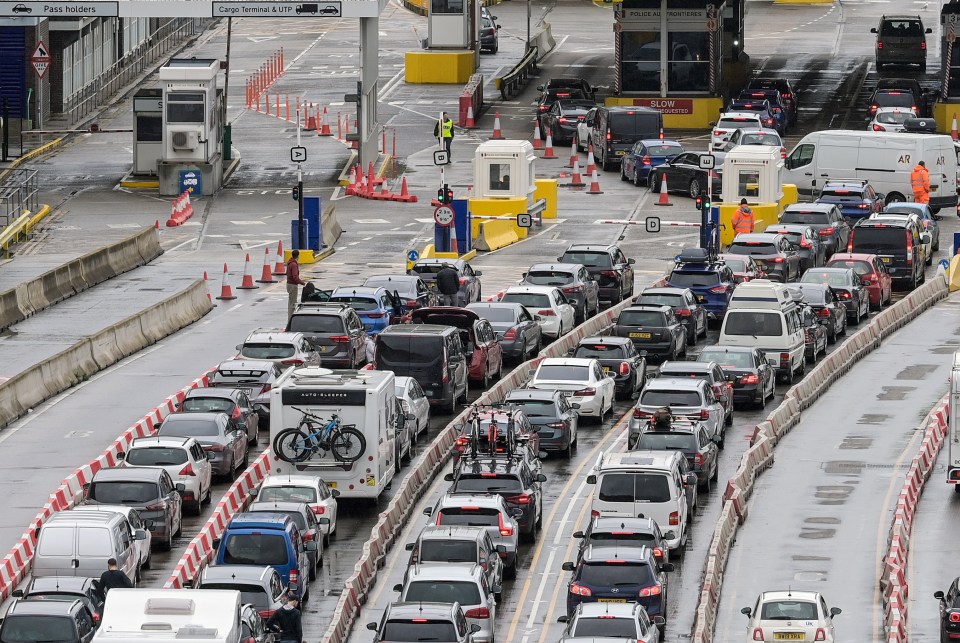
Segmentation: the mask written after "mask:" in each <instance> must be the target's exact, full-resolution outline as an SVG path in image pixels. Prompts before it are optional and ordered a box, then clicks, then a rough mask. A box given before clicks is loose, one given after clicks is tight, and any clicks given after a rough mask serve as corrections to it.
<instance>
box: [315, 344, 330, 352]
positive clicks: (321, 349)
mask: <svg viewBox="0 0 960 643" xmlns="http://www.w3.org/2000/svg"><path fill="white" fill-rule="evenodd" d="M317 348H318V349H319V351H320V352H321V353H326V352H329V351H331V350H333V346H318V347H317Z"/></svg>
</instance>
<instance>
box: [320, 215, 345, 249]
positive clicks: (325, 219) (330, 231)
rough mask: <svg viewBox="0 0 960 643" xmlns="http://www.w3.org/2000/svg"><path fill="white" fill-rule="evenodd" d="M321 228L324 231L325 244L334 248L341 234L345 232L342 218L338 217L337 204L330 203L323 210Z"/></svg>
mask: <svg viewBox="0 0 960 643" xmlns="http://www.w3.org/2000/svg"><path fill="white" fill-rule="evenodd" d="M320 230H321V231H322V233H323V239H322V241H323V245H325V246H327V247H330V248H332V247H333V246H334V245H335V244H336V243H337V240H338V239H339V238H340V235H341V234H343V228H342V227H341V226H340V220H339V219H338V218H337V206H335V205H333V204H330V205H328V206H327V209H326V210H324V211H323V216H322V217H321V220H320Z"/></svg>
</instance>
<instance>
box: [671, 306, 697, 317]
mask: <svg viewBox="0 0 960 643" xmlns="http://www.w3.org/2000/svg"><path fill="white" fill-rule="evenodd" d="M673 312H674V314H675V315H676V316H677V317H689V316H690V315H692V314H693V313H691V312H690V310H688V309H687V308H677V309H676V310H674V311H673Z"/></svg>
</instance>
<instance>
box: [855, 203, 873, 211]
mask: <svg viewBox="0 0 960 643" xmlns="http://www.w3.org/2000/svg"><path fill="white" fill-rule="evenodd" d="M857 207H858V208H860V209H861V210H869V209H871V208H872V207H873V206H872V205H871V204H869V203H861V204H860V205H858V206H857Z"/></svg>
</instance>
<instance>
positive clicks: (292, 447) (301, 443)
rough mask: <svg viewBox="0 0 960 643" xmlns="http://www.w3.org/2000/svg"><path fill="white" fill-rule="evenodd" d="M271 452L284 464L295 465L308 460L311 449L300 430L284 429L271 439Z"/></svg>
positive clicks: (305, 435) (305, 436)
mask: <svg viewBox="0 0 960 643" xmlns="http://www.w3.org/2000/svg"><path fill="white" fill-rule="evenodd" d="M273 452H274V453H275V454H276V455H277V457H278V458H280V459H281V460H283V461H284V462H290V463H296V462H303V461H304V460H306V459H307V458H309V457H310V454H311V453H312V449H311V448H310V447H309V445H308V443H307V434H306V433H304V432H303V431H301V430H300V429H284V430H283V431H281V432H280V433H278V434H277V437H275V438H274V439H273Z"/></svg>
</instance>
